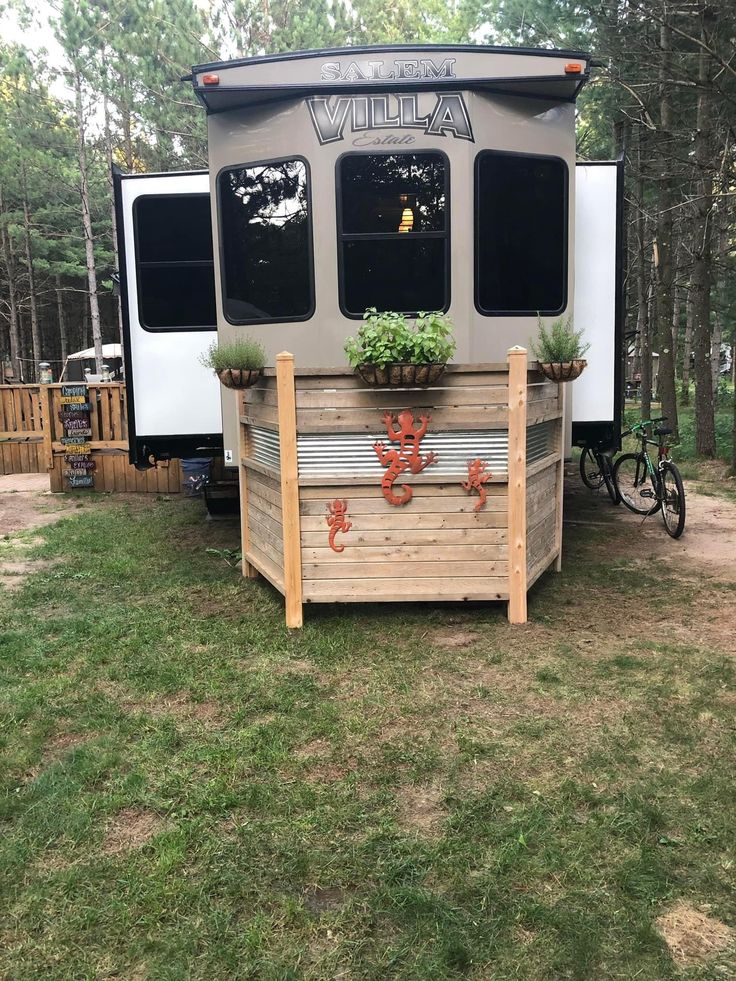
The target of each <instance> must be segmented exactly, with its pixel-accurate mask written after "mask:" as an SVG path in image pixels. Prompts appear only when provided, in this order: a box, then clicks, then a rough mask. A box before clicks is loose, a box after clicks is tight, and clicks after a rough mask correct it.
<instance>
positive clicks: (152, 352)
mask: <svg viewBox="0 0 736 981" xmlns="http://www.w3.org/2000/svg"><path fill="white" fill-rule="evenodd" d="M113 185H114V192H115V208H116V215H117V232H118V252H119V262H120V291H121V300H122V308H123V345H124V353H125V379H126V387H127V395H128V434H129V441H130V461H131V463H135V464H136V465H137V466H139V467H145V466H147V465H149V462H150V458H151V457H154V458H157V459H161V458H166V457H174V456H178V457H181V456H184V457H186V456H194V455H196V454H197V453H199V452H200V451H201V450H210V451H216V452H221V451H222V413H221V408H220V405H221V402H220V383H219V382H218V380H217V378H216V376H215V375H214V373H213V372H212V371H210V370H209V369H207V368H205V367H204V366H203V365H202V364H201V363H200V357H201V355H202V354H203V353H204V351H205V350H206V348H207V347H208V346H209V345H210V344H211V343H212V341H213V340H215V339H216V337H217V331H216V323H217V318H216V313H215V282H214V262H213V249H212V223H211V217H210V196H209V179H208V176H207V173H206V172H204V171H203V172H200V173H174V174H146V175H138V174H136V175H130V176H128V175H123V174H122V173H120V171H119V170H118V169H117V168H114V169H113Z"/></svg>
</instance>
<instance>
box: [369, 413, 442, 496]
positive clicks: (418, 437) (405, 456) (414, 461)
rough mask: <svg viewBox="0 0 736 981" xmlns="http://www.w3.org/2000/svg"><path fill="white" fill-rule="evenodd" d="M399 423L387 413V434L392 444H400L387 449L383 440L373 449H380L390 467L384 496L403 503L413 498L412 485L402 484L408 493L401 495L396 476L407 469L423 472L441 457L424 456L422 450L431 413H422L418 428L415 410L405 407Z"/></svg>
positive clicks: (378, 452)
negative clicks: (397, 490) (415, 420)
mask: <svg viewBox="0 0 736 981" xmlns="http://www.w3.org/2000/svg"><path fill="white" fill-rule="evenodd" d="M396 422H397V423H398V428H397V427H395V426H394V416H393V415H392V413H390V412H384V414H383V424H384V425H385V427H386V433H387V435H388V438H389V439H390V440H391V442H392V443H398V444H399V447H398V449H394V448H393V447H390V448H389V449H386V444H385V443H381V442H377V443H374V444H373V449H374V450H375V451H376V456H377V457H378V461H379V463H380V464H381V466H382V467H387V468H388V469H387V470H386V473H385V474H384V475H383V480H382V481H381V490H382V491H383V496H384V497H385V498H386V500H387V501H388V503H389V504H394V505H399V504H408V503H409V501H410V500H411V499H412V496H413V491H412V489H411V487H410V486H409V485H408V484H402V485H401V489H402V490H403V492H404V493H403V494H402V495H401V497H399V496H398V495H396V494H394V492H393V490H392V488H393V485H394V481H395V480H396V478H397V477H400V476H401V474H402V473H404V472H405V471H407V470H409V471H410V472H411V473H421V472H422V470H424V469H425V468H426V467H428V466H430V465H431V464H432V463H436V462H437V456H436V455H435V454H434V453H427V455H426V456H425V457H424V458H422V455H421V453H420V452H419V444H420V443H421V441H422V439H423V438H424V436H425V435H426V433H427V426H428V425H429V416H420V417H419V428H418V429H415V428H414V413H413V412H411V411H410V410H409V409H404V410H402V411H401V412H400V413H399V415H398V419H397V420H396Z"/></svg>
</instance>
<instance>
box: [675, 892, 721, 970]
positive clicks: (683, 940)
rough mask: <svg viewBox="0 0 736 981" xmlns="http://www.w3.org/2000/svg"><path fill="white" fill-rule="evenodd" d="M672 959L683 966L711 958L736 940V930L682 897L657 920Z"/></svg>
mask: <svg viewBox="0 0 736 981" xmlns="http://www.w3.org/2000/svg"><path fill="white" fill-rule="evenodd" d="M656 926H657V930H659V932H660V933H661V935H662V937H663V939H664V942H665V943H666V944H667V946H668V948H669V951H670V954H671V955H672V959H673V960H674V961H675V963H676V964H678V965H679V966H680V967H688V966H690V965H692V964H697V963H700V962H702V961H707V960H710V959H711V958H713V957H716V956H717V955H718V954H721V953H723V952H724V951H726V950H728V949H729V947H731V946H732V945H733V943H734V940H735V939H736V935H735V934H734V931H733V930H732V929H731V928H730V927H728V926H726V924H725V923H722V922H721V921H720V920H716V919H715V918H714V917H712V916H707V915H706V914H705V913H702V912H700V910H697V909H695V907H694V906H691V905H690V904H689V903H686V902H684V901H683V900H680V901H679V902H677V903H675V905H674V906H673V907H672V909H670V910H669V911H668V912H667V913H664V914H663V915H662V916H660V917H659V919H658V920H657V922H656Z"/></svg>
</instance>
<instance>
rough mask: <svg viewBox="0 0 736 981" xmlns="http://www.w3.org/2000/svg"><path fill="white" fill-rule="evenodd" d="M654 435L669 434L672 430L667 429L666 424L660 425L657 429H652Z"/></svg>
mask: <svg viewBox="0 0 736 981" xmlns="http://www.w3.org/2000/svg"><path fill="white" fill-rule="evenodd" d="M654 435H655V436H671V435H672V430H671V429H668V428H667V427H666V426H660V427H659V428H658V429H655V430H654Z"/></svg>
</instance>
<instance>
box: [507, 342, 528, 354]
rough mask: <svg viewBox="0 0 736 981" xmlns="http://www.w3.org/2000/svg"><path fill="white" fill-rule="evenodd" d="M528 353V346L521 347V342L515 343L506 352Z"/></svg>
mask: <svg viewBox="0 0 736 981" xmlns="http://www.w3.org/2000/svg"><path fill="white" fill-rule="evenodd" d="M526 353H527V352H526V348H525V347H521V346H520V345H519V344H515V345H514V346H513V347H510V348H509V349H508V351H507V352H506V354H507V355H512V354H526Z"/></svg>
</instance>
